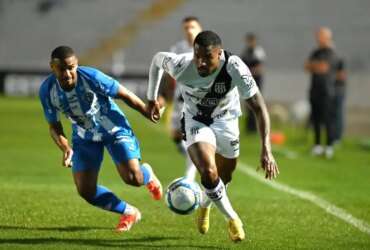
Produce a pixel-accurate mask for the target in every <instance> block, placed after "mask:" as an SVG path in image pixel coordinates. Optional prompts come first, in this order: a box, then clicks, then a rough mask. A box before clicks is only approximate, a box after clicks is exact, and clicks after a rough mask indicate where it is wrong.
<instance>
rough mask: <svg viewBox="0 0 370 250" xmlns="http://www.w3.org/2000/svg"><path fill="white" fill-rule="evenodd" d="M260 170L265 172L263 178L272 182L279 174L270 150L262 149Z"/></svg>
mask: <svg viewBox="0 0 370 250" xmlns="http://www.w3.org/2000/svg"><path fill="white" fill-rule="evenodd" d="M261 168H262V169H263V170H264V171H265V178H266V179H269V180H272V179H273V178H276V177H277V176H278V174H279V168H278V165H277V163H276V161H275V158H274V156H273V155H272V153H271V150H267V149H263V150H262V154H261Z"/></svg>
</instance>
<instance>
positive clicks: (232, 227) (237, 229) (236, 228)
mask: <svg viewBox="0 0 370 250" xmlns="http://www.w3.org/2000/svg"><path fill="white" fill-rule="evenodd" d="M228 227H229V235H230V238H231V240H232V241H234V242H238V241H242V240H244V239H245V233H244V229H243V223H242V221H241V220H240V219H239V218H236V219H230V220H229V222H228Z"/></svg>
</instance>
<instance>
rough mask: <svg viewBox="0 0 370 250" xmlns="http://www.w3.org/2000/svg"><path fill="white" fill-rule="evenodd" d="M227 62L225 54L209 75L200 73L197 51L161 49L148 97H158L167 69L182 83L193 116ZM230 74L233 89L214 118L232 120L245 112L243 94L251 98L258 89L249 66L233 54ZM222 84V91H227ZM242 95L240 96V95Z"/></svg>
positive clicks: (155, 63)
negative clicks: (241, 103)
mask: <svg viewBox="0 0 370 250" xmlns="http://www.w3.org/2000/svg"><path fill="white" fill-rule="evenodd" d="M224 64H225V53H224V52H223V53H222V55H221V63H220V66H219V68H218V69H217V70H216V71H215V72H214V73H212V74H211V75H209V76H207V77H201V76H200V75H199V74H198V71H197V68H196V65H195V64H194V63H193V53H186V54H175V53H170V52H158V53H157V54H156V55H155V56H154V57H153V60H152V64H151V67H150V71H149V88H148V92H147V98H148V100H156V99H157V95H158V89H159V84H160V79H161V76H162V74H163V71H165V72H167V73H168V74H169V75H171V76H172V77H173V78H174V79H175V80H176V82H177V84H181V92H182V96H183V98H184V102H185V105H184V112H186V113H189V114H190V115H193V116H195V115H197V114H198V113H199V110H198V107H197V104H200V102H201V101H202V99H203V98H204V97H205V95H206V94H207V93H209V91H210V89H211V87H212V85H213V83H214V80H215V79H216V77H217V76H218V74H219V73H220V71H221V68H222V67H223V65H224ZM226 70H227V73H228V75H229V76H230V77H231V88H230V90H229V92H228V93H227V94H226V95H225V96H224V98H222V99H221V100H219V101H218V103H217V107H216V108H215V109H214V111H213V112H212V118H214V119H232V118H235V117H238V116H240V115H241V108H240V101H239V97H240V96H241V98H243V99H248V98H250V97H252V96H253V95H255V94H256V93H257V91H258V87H257V85H256V82H255V81H254V79H253V77H252V75H251V73H250V71H249V69H248V67H247V66H246V65H245V64H244V62H243V61H242V60H241V59H240V58H239V57H238V56H236V55H231V56H230V57H229V59H228V63H227V65H226ZM223 90H224V88H223V87H222V86H221V87H220V88H219V91H223ZM239 95H240V96H239Z"/></svg>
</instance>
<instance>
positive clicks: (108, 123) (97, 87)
mask: <svg viewBox="0 0 370 250" xmlns="http://www.w3.org/2000/svg"><path fill="white" fill-rule="evenodd" d="M77 76H78V79H77V84H76V87H75V88H74V89H72V90H71V91H68V92H67V91H64V90H63V89H62V88H61V87H60V85H59V83H58V80H57V78H56V77H55V75H54V74H51V75H49V76H48V77H47V79H46V80H45V81H44V82H43V83H42V85H41V87H40V92H39V95H40V100H41V103H42V106H43V109H44V114H45V118H46V120H47V121H48V122H49V123H54V122H57V121H59V119H60V118H59V114H60V113H63V114H64V115H65V116H66V117H67V118H68V119H69V120H70V121H71V122H72V124H73V125H72V129H73V136H74V137H75V136H78V137H80V138H82V139H87V140H93V141H101V140H103V139H104V138H105V137H106V136H109V135H114V134H116V133H117V132H120V133H123V134H127V135H132V134H133V132H132V130H131V127H130V125H129V123H128V121H127V119H126V117H125V115H124V114H123V112H122V111H121V110H120V109H119V107H118V106H117V104H116V103H115V102H114V101H113V100H112V97H113V98H114V97H116V96H117V93H118V88H119V85H120V84H119V82H118V81H116V80H114V79H113V78H111V77H109V76H107V75H105V74H104V73H102V72H101V71H99V70H97V69H94V68H91V67H83V66H79V67H78V69H77Z"/></svg>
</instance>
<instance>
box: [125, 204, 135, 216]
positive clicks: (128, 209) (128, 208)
mask: <svg viewBox="0 0 370 250" xmlns="http://www.w3.org/2000/svg"><path fill="white" fill-rule="evenodd" d="M123 213H124V214H133V213H135V207H133V206H131V205H130V204H128V203H126V208H125V211H123Z"/></svg>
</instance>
